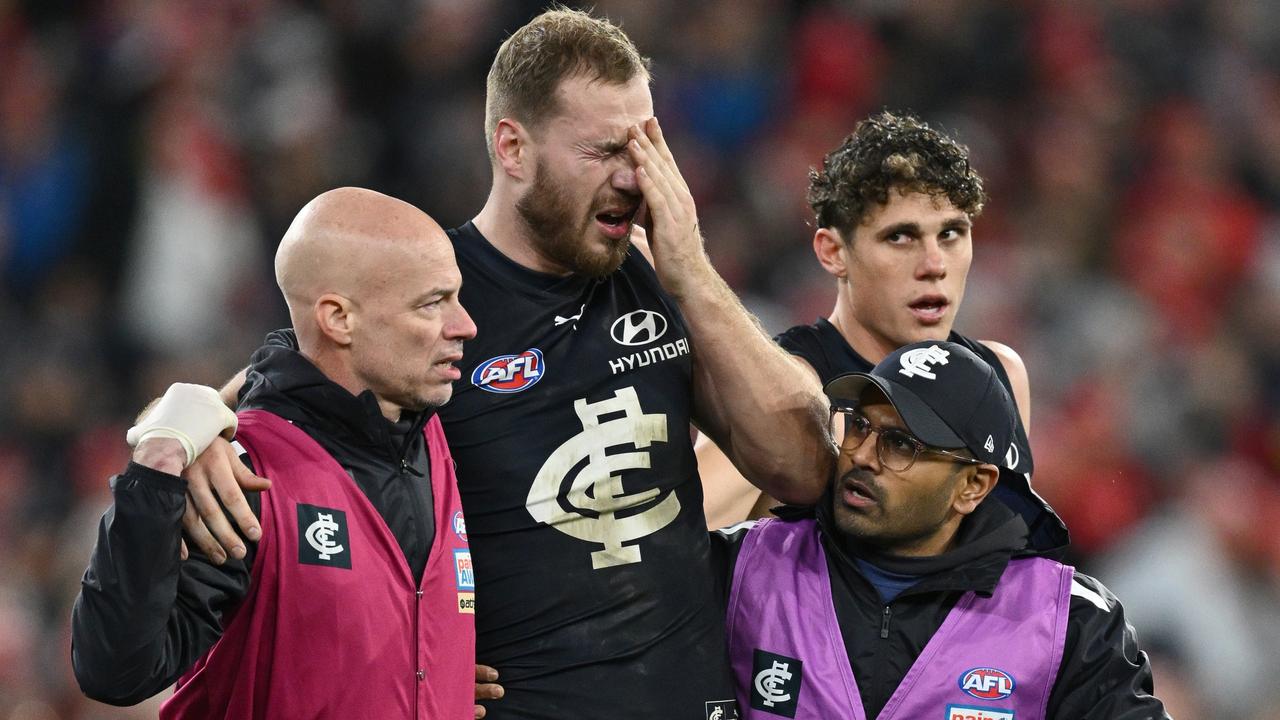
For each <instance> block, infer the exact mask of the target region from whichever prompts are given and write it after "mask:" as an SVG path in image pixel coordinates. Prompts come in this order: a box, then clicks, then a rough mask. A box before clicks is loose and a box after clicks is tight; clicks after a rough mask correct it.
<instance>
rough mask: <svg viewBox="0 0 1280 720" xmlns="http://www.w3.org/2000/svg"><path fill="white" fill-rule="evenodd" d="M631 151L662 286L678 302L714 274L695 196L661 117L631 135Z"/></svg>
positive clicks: (638, 128) (656, 270) (633, 127)
mask: <svg viewBox="0 0 1280 720" xmlns="http://www.w3.org/2000/svg"><path fill="white" fill-rule="evenodd" d="M627 134H628V136H629V137H630V140H629V141H628V142H627V152H628V153H629V154H630V156H631V161H632V162H634V163H635V164H636V182H637V184H638V185H639V186H640V192H641V193H643V194H644V202H645V206H646V208H647V210H648V216H649V223H650V231H649V237H648V240H649V245H650V248H651V249H652V251H653V259H654V262H653V268H654V271H655V272H657V274H658V279H659V280H660V281H661V282H662V286H663V287H664V288H665V289H666V290H667V292H668V293H670V294H671V295H672V296H673V297H675V298H676V299H677V300H679V299H680V298H681V297H683V295H684V294H685V293H686V291H687V290H688V289H689V288H692V287H695V286H696V285H697V284H698V283H699V282H700V277H699V274H700V273H706V272H710V271H711V269H710V268H711V265H710V262H709V261H708V260H707V255H706V252H705V250H704V249H703V241H702V232H701V231H700V230H699V228H698V208H697V206H696V205H695V204H694V202H693V193H691V192H689V186H688V185H687V184H686V183H685V181H684V176H683V175H681V174H680V168H679V167H677V166H676V161H675V158H673V157H672V156H671V149H670V148H668V147H667V141H666V140H665V139H663V137H662V129H661V128H660V127H659V126H658V119H657V118H649V119H648V120H645V121H644V122H643V123H640V124H639V125H633V126H631V128H629V129H628V131H627Z"/></svg>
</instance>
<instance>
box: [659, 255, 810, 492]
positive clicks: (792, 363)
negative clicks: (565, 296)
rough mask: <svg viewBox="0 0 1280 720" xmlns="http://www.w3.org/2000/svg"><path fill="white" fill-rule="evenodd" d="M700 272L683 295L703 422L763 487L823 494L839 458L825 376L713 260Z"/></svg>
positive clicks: (697, 397)
mask: <svg viewBox="0 0 1280 720" xmlns="http://www.w3.org/2000/svg"><path fill="white" fill-rule="evenodd" d="M699 274H700V275H701V277H700V280H699V282H696V283H691V284H689V285H687V286H686V287H688V288H690V289H689V290H688V291H687V292H686V293H685V294H684V296H682V297H677V298H676V300H677V302H678V303H679V304H680V309H681V312H682V313H683V314H684V316H685V320H686V322H687V323H688V325H689V329H690V334H691V335H692V338H693V346H694V392H695V396H696V397H695V401H696V403H697V414H698V419H699V422H700V424H701V425H702V426H703V428H702V429H703V430H704V431H706V432H707V434H708V435H709V436H710V437H711V438H712V439H713V440H715V441H716V443H717V445H719V446H720V448H721V449H722V450H724V451H725V453H726V454H727V455H728V456H729V458H730V459H731V460H732V461H733V463H734V464H735V465H736V466H737V467H738V469H739V470H741V471H742V473H743V475H744V476H745V477H746V478H747V479H748V480H750V481H751V482H752V483H753V484H755V485H756V486H757V487H759V488H761V489H763V490H764V491H765V492H768V493H769V494H770V495H773V496H774V497H776V498H778V499H779V500H783V501H785V502H792V503H810V502H814V501H816V500H817V499H818V497H819V496H820V495H821V493H822V489H823V487H824V486H825V484H826V481H827V479H828V473H829V469H830V466H831V462H832V460H833V455H832V451H831V447H832V446H831V443H830V438H829V436H828V429H827V417H826V415H827V413H826V408H827V404H826V402H825V400H824V399H823V394H822V386H821V384H820V383H819V381H818V378H817V375H816V374H815V373H814V372H813V371H812V370H811V369H810V368H808V367H807V366H806V365H804V363H803V361H802V360H799V359H797V358H795V357H794V356H792V355H789V354H788V353H787V352H786V351H784V350H783V349H782V348H780V347H778V346H777V345H776V344H775V343H774V342H773V340H772V339H771V338H769V336H768V335H767V334H766V333H765V332H764V330H763V329H762V328H761V327H760V325H759V323H758V322H757V321H756V319H755V318H754V317H752V315H751V314H750V313H748V312H747V310H746V308H744V307H743V306H742V304H741V302H739V300H738V297H737V295H735V294H734V292H733V291H732V290H731V289H730V288H729V286H728V285H727V284H726V283H725V282H724V280H723V279H721V278H720V276H719V275H718V274H716V273H715V271H714V270H713V269H712V268H711V266H710V263H707V264H706V266H705V268H702V269H701V271H700V273H699Z"/></svg>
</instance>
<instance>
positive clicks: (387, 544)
mask: <svg viewBox="0 0 1280 720" xmlns="http://www.w3.org/2000/svg"><path fill="white" fill-rule="evenodd" d="M275 269H276V280H277V282H278V284H279V285H280V290H281V292H282V293H283V294H284V298H285V301H286V302H287V304H288V306H289V316H290V318H291V320H292V324H293V329H294V330H295V331H296V333H297V337H298V345H299V349H298V350H296V351H295V350H292V349H289V348H284V347H281V346H279V345H276V344H272V343H270V342H268V343H267V345H266V346H264V347H263V348H262V349H260V350H259V351H258V352H257V353H255V355H254V357H253V360H252V364H251V365H250V367H249V370H248V381H247V383H246V385H245V388H244V390H243V391H242V395H241V404H240V407H241V411H240V413H239V414H238V415H231V414H230V412H229V411H228V412H227V413H226V414H225V415H219V414H218V413H216V412H212V411H210V410H209V408H211V407H214V406H221V403H220V401H219V400H218V397H217V394H216V393H215V392H214V391H213V390H211V389H209V388H201V387H198V386H191V385H175V386H174V387H173V388H170V391H169V392H168V393H166V395H165V397H164V398H162V399H161V401H160V402H159V403H158V404H157V405H156V406H155V407H154V408H153V409H152V410H150V411H149V412H148V414H147V415H146V416H144V418H143V419H142V420H140V421H139V423H138V425H137V426H136V427H134V428H133V429H131V430H130V432H129V440H130V443H131V444H134V445H135V449H134V452H133V461H132V462H131V463H130V464H129V466H128V468H127V469H126V470H125V471H124V472H123V473H121V474H119V475H117V476H115V477H114V478H112V480H111V489H112V494H113V499H114V504H113V505H112V507H111V508H110V509H109V510H108V511H107V512H106V514H105V515H104V516H103V518H102V521H101V523H100V526H99V534H98V540H97V544H96V545H95V547H94V550H93V556H92V559H91V560H90V565H89V569H88V571H87V572H86V573H85V576H84V579H83V581H82V583H81V591H80V595H79V597H77V598H76V603H75V608H74V610H73V612H72V663H73V666H74V668H75V673H76V678H77V680H78V681H79V683H80V686H81V688H82V690H83V691H84V692H85V694H86V695H88V696H90V697H92V698H94V699H97V700H101V701H103V702H108V703H112V704H118V705H125V704H133V703H137V702H139V701H141V700H143V699H145V698H147V697H150V696H152V695H154V694H156V693H157V692H159V691H161V690H162V689H164V688H166V687H168V686H169V685H171V684H173V683H174V682H175V681H176V682H177V683H178V688H177V691H176V692H175V693H174V695H173V697H171V698H170V699H169V700H168V701H166V702H165V704H164V705H163V707H162V709H161V712H160V716H161V717H162V718H182V717H200V718H213V717H219V718H221V717H227V718H231V717H235V718H268V717H270V718H286V717H411V716H416V717H424V718H460V717H468V716H471V715H472V713H473V712H474V709H473V708H474V705H473V692H474V685H473V682H474V673H475V668H474V658H475V628H474V577H473V576H472V573H471V556H470V550H469V548H468V546H467V535H466V525H465V521H464V519H463V515H462V511H461V505H460V503H459V500H458V492H457V486H456V483H455V479H454V475H453V462H452V459H451V457H450V455H449V450H448V447H447V446H446V445H445V441H444V435H443V433H442V432H441V430H440V421H439V419H438V418H436V416H435V409H436V408H437V407H439V406H440V405H442V404H443V403H445V402H446V401H447V400H448V399H449V397H450V395H451V393H452V383H453V381H454V380H456V379H458V376H459V373H458V370H457V369H456V368H455V367H454V366H453V363H455V362H457V361H458V360H459V359H461V357H462V344H463V341H465V340H468V339H470V338H472V337H474V336H475V325H474V323H472V321H471V318H470V317H469V316H468V315H467V313H466V311H465V310H464V309H463V308H462V306H461V305H460V304H459V302H458V291H459V288H460V286H461V283H462V280H461V276H460V274H459V272H458V267H457V264H456V262H455V260H454V255H453V248H452V244H451V243H450V242H449V240H448V238H447V236H446V235H445V233H444V231H443V230H442V229H441V228H440V226H439V225H437V224H436V223H435V221H433V220H432V219H431V218H429V217H427V216H426V215H425V214H423V213H422V212H421V211H420V210H418V209H416V208H414V207H413V206H411V205H409V204H407V203H404V202H401V201H399V200H396V199H394V198H390V197H387V196H385V195H381V194H379V193H376V192H372V191H370V190H362V189H358V188H340V189H337V190H333V191H330V192H327V193H324V194H323V195H320V196H319V197H317V198H316V199H314V200H312V201H311V202H310V203H308V204H307V206H306V207H304V208H303V209H302V211H301V212H299V213H298V216H297V218H296V219H295V220H294V222H293V224H292V225H291V226H290V228H289V230H288V232H287V233H286V234H285V236H284V238H283V240H282V241H281V242H280V248H279V250H278V251H277V253H276V266H275ZM202 416H203V417H202ZM210 418H221V421H220V422H214V421H213V420H211V419H210ZM237 425H238V429H237ZM230 432H234V433H235V438H236V443H235V444H236V445H237V450H239V451H240V452H242V458H243V459H244V460H246V462H247V463H248V464H249V465H250V466H251V467H252V468H253V469H255V470H256V471H258V472H259V473H261V474H263V475H268V476H270V477H271V478H272V483H271V485H270V489H268V490H264V491H262V492H260V493H258V494H251V496H250V498H249V502H250V504H251V508H252V510H253V512H254V514H255V515H256V516H257V518H258V520H259V524H260V527H261V534H260V536H259V537H256V538H252V539H250V538H245V545H246V550H247V552H246V555H245V557H243V558H238V559H232V560H231V561H229V562H226V563H225V564H221V565H215V564H213V563H212V562H210V561H209V560H208V559H207V558H205V557H203V556H200V555H197V554H193V555H192V556H191V557H190V558H189V559H188V560H186V561H182V560H180V557H179V556H180V543H181V532H182V527H181V521H182V514H183V511H184V507H185V506H186V502H185V492H186V482H185V481H184V480H183V479H181V478H180V477H179V473H180V472H181V471H182V470H183V468H184V467H186V466H187V465H189V464H190V463H191V461H192V459H193V458H194V457H195V456H196V455H198V454H199V452H200V451H201V450H203V448H204V447H206V446H207V445H208V444H209V443H210V442H212V440H213V439H214V438H215V437H217V436H218V435H220V434H222V435H227V434H229V433H230ZM437 528H440V530H441V531H440V532H436V529H437Z"/></svg>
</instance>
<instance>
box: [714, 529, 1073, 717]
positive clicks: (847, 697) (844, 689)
mask: <svg viewBox="0 0 1280 720" xmlns="http://www.w3.org/2000/svg"><path fill="white" fill-rule="evenodd" d="M1073 576H1074V569H1073V568H1071V567H1069V566H1066V565H1062V564H1061V563H1057V562H1054V561H1052V560H1048V559H1045V558H1021V559H1017V560H1012V561H1010V563H1009V566H1008V567H1007V568H1006V569H1005V571H1004V575H1003V576H1001V578H1000V582H999V584H997V586H996V589H995V592H994V593H993V594H992V596H991V597H989V598H984V597H980V596H978V595H977V594H975V593H972V592H968V593H965V594H964V595H963V596H962V597H961V598H960V600H959V602H957V603H956V606H955V607H954V608H952V610H951V612H950V613H949V614H948V615H947V618H946V620H944V621H943V623H942V626H941V627H939V628H938V631H937V632H936V633H934V635H933V637H932V638H931V639H930V640H929V642H928V643H927V644H926V645H925V647H924V649H923V650H922V651H921V652H920V656H919V657H917V658H916V661H915V663H914V664H913V665H912V666H911V669H910V670H908V671H907V674H906V676H905V677H904V678H903V679H902V682H901V683H900V684H899V685H898V688H897V689H896V690H895V691H894V693H893V696H892V697H890V699H889V702H888V703H886V704H885V707H884V710H883V711H882V712H881V713H880V715H879V718H878V720H918V719H923V720H931V719H933V718H937V719H938V720H1014V718H1016V719H1017V720H1042V719H1043V718H1044V717H1045V708H1046V706H1047V705H1048V702H1049V691H1050V690H1051V689H1052V688H1053V683H1054V680H1055V678H1056V676H1057V673H1058V666H1059V665H1060V664H1061V662H1062V647H1063V643H1064V642H1065V641H1066V635H1067V612H1068V609H1069V608H1070V595H1071V580H1072V578H1073ZM831 597H832V596H831V578H830V576H829V574H828V571H827V560H826V554H825V553H824V551H823V549H822V542H821V540H820V539H819V535H818V529H817V523H816V522H814V521H813V520H803V521H798V522H778V521H773V520H762V521H760V522H759V523H757V524H756V526H755V527H753V528H752V529H751V530H750V531H748V532H747V536H746V537H745V538H744V539H743V542H742V548H741V551H740V552H739V554H738V561H737V565H736V566H735V568H734V574H733V589H732V591H731V592H730V595H729V611H728V615H727V618H726V622H727V624H728V627H727V630H728V635H729V655H730V658H731V662H732V665H733V673H734V678H735V680H736V683H737V692H738V703H739V706H740V707H741V708H742V710H743V712H744V715H743V717H744V718H753V719H757V720H770V719H772V718H778V717H785V718H807V719H814V720H817V719H821V720H830V719H832V718H849V719H850V720H867V717H866V713H865V712H864V711H863V708H862V701H861V697H860V695H859V692H858V684H857V682H856V681H855V680H854V677H853V671H852V669H851V668H850V667H849V657H848V654H847V652H846V650H845V646H844V640H843V637H842V636H841V633H840V626H839V623H838V622H837V620H836V613H835V606H834V604H833V603H832V599H831Z"/></svg>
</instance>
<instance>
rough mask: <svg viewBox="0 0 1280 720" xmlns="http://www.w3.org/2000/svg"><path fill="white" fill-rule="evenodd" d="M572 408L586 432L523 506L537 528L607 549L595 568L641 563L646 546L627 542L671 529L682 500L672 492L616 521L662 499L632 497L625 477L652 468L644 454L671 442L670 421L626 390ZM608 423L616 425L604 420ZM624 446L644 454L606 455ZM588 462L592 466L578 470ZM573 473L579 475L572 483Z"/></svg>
mask: <svg viewBox="0 0 1280 720" xmlns="http://www.w3.org/2000/svg"><path fill="white" fill-rule="evenodd" d="M573 409H574V411H575V412H576V413H577V414H578V419H579V420H580V421H581V422H582V432H580V433H578V434H577V435H574V436H573V437H571V438H569V439H568V440H567V441H565V442H564V444H562V445H561V446H560V447H558V448H556V449H555V451H554V452H552V453H551V456H550V457H548V458H547V461H546V462H545V463H543V465H542V469H541V470H539V471H538V475H537V477H536V478H534V481H533V485H532V486H531V487H530V488H529V495H528V497H527V499H526V501H525V508H526V509H527V510H528V511H529V514H530V515H532V516H533V518H534V519H535V520H537V521H538V522H543V523H546V524H547V525H550V526H551V527H553V528H555V529H556V530H559V531H560V532H562V533H565V534H566V535H570V536H572V537H575V538H577V539H579V540H584V541H586V542H589V543H595V544H598V545H603V546H604V547H603V548H602V549H600V550H595V551H593V552H592V553H591V567H592V569H595V570H599V569H601V568H607V567H614V566H617V565H627V564H630V563H638V562H640V561H641V556H640V548H639V547H637V546H635V545H626V546H624V545H623V543H625V542H630V541H633V540H638V539H640V538H642V537H645V536H647V535H650V534H652V533H654V532H657V531H658V530H660V529H662V528H663V527H666V525H667V524H668V523H670V522H671V521H672V520H675V519H676V516H677V515H679V514H680V501H679V500H678V499H677V498H676V496H675V494H674V493H672V494H668V495H667V496H666V497H664V498H662V500H661V502H658V503H657V504H655V505H653V506H652V507H649V508H646V509H645V510H643V511H641V512H638V513H634V514H632V515H628V516H626V517H622V518H620V517H617V516H616V514H615V513H617V512H618V511H619V510H628V509H631V508H635V507H637V506H639V505H640V504H641V503H646V502H649V501H651V500H654V499H656V498H657V497H658V496H659V494H660V491H659V490H658V489H656V488H650V489H648V490H645V491H643V492H638V493H634V494H628V493H627V491H626V490H625V489H624V488H623V487H622V475H621V474H620V473H621V472H622V471H624V470H635V469H641V468H648V467H649V466H650V465H649V463H650V461H649V453H648V452H645V449H646V448H648V447H649V445H650V444H652V443H655V442H666V441H667V416H666V415H662V414H646V413H645V412H644V410H643V409H642V408H641V407H640V399H639V397H637V395H636V389H635V388H634V387H625V388H622V389H620V390H618V391H617V392H616V393H614V396H613V397H612V398H609V399H607V400H601V401H599V402H594V403H589V402H587V401H586V399H585V398H584V399H581V400H577V401H575V402H574V403H573ZM618 415H621V417H617V416H618ZM604 417H611V418H614V419H611V420H608V421H606V422H601V418H604ZM619 445H633V446H634V447H635V448H636V449H637V450H638V451H639V452H622V453H614V454H612V455H609V454H606V451H607V450H608V449H609V448H611V447H616V446H619ZM583 460H587V461H588V462H587V464H586V465H585V466H584V467H581V468H578V466H579V465H580V464H581V463H582V461H583ZM575 468H578V469H577V472H576V474H573V475H572V477H571V479H570V474H571V473H573V471H574V470H575ZM566 480H570V482H569V487H568V488H564V485H565V481H566ZM568 508H572V511H570V510H568Z"/></svg>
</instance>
